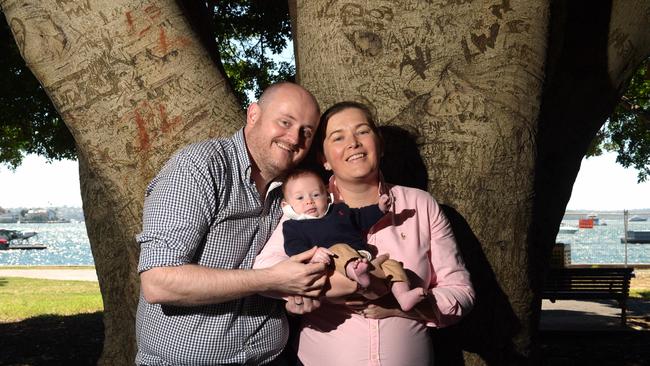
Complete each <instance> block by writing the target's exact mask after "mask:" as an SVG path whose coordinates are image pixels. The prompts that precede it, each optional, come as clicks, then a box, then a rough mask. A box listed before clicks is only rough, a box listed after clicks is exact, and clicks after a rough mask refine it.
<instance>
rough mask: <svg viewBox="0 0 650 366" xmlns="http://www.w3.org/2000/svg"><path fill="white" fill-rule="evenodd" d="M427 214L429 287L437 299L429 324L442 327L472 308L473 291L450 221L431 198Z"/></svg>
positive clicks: (455, 320)
mask: <svg viewBox="0 0 650 366" xmlns="http://www.w3.org/2000/svg"><path fill="white" fill-rule="evenodd" d="M429 213H430V227H431V252H430V253H431V254H430V257H431V267H432V274H431V283H430V285H429V286H430V293H431V294H432V295H433V297H434V298H435V300H436V309H435V312H436V313H437V315H438V319H437V321H436V322H431V323H429V324H428V325H430V326H437V327H445V326H449V325H452V324H455V323H457V322H458V321H460V319H461V318H462V317H464V316H465V315H467V313H469V311H471V310H472V308H473V307H474V299H475V293H474V288H473V286H472V282H471V280H470V274H469V272H468V271H467V269H466V268H465V262H464V260H463V258H462V256H461V254H460V251H459V250H458V245H457V244H456V239H455V238H454V234H453V231H452V229H451V225H450V223H449V220H447V218H446V217H445V215H444V213H443V212H442V210H441V209H440V206H439V205H438V204H437V203H436V202H435V201H434V200H431V203H430V207H429Z"/></svg>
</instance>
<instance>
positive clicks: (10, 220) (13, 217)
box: [0, 212, 19, 224]
mask: <svg viewBox="0 0 650 366" xmlns="http://www.w3.org/2000/svg"><path fill="white" fill-rule="evenodd" d="M18 218H19V217H18V214H17V213H13V212H5V213H3V214H0V223H1V224H15V223H17V222H18Z"/></svg>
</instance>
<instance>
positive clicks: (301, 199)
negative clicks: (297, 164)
mask: <svg viewBox="0 0 650 366" xmlns="http://www.w3.org/2000/svg"><path fill="white" fill-rule="evenodd" d="M285 184H286V187H285V190H284V200H285V201H286V202H287V203H288V204H290V205H291V208H293V210H294V211H295V212H296V213H297V214H306V215H309V216H314V217H319V216H321V215H323V214H324V213H325V212H326V211H327V191H326V190H325V185H324V184H323V182H322V181H321V180H320V179H319V178H316V177H314V176H313V175H303V176H300V177H297V178H294V179H291V180H290V181H289V182H287V183H285Z"/></svg>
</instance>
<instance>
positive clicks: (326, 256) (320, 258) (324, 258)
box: [310, 247, 334, 264]
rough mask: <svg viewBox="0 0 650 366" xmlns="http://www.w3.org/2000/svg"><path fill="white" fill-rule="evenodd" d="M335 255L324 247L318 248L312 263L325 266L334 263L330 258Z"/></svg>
mask: <svg viewBox="0 0 650 366" xmlns="http://www.w3.org/2000/svg"><path fill="white" fill-rule="evenodd" d="M333 255H334V253H332V251H331V250H329V249H327V248H323V247H318V249H316V253H315V254H314V256H313V257H311V261H310V262H311V263H325V264H330V263H331V262H332V259H331V258H330V256H333Z"/></svg>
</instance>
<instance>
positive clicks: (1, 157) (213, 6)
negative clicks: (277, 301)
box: [0, 0, 650, 182]
mask: <svg viewBox="0 0 650 366" xmlns="http://www.w3.org/2000/svg"><path fill="white" fill-rule="evenodd" d="M206 4H207V7H208V9H210V12H209V14H210V15H211V16H210V23H211V24H210V30H211V32H212V36H213V37H214V38H215V40H216V43H217V46H218V52H219V56H220V59H221V62H222V64H223V67H224V71H225V73H226V75H227V77H228V79H229V81H230V83H231V85H232V87H233V90H234V91H235V94H236V95H237V97H238V98H239V100H240V102H241V105H242V108H243V107H245V106H246V105H248V104H249V103H250V101H251V100H252V99H256V97H259V95H260V94H261V92H262V90H264V89H265V88H266V87H267V86H268V85H270V84H272V83H274V82H276V81H279V80H293V78H294V75H295V67H294V64H293V63H292V62H288V61H281V60H280V61H278V58H277V57H276V56H277V55H279V54H281V53H282V52H283V51H284V50H285V49H286V48H287V44H288V42H289V40H290V39H291V25H290V21H289V9H288V5H287V2H285V1H279V2H276V1H271V2H269V1H263V0H255V1H244V0H230V1H208V2H207V3H206ZM0 22H1V23H2V24H1V26H0V39H1V43H0V53H2V54H3V55H5V56H4V57H2V58H0V75H2V78H1V79H2V80H4V82H3V83H1V85H0V110H2V111H3V118H2V124H1V125H0V145H1V146H2V147H3V148H2V150H1V151H0V163H3V164H5V165H7V166H9V167H11V168H16V167H17V166H19V165H20V164H21V162H22V159H23V156H24V155H25V154H38V155H42V156H44V157H45V158H47V159H49V160H60V159H74V158H75V157H76V151H75V144H74V139H73V137H72V135H71V133H70V131H69V130H68V128H67V127H66V126H65V124H64V123H63V120H62V119H61V118H60V116H59V114H58V112H57V111H56V109H55V108H54V106H53V105H52V102H51V101H50V99H49V98H48V96H47V94H46V93H45V91H44V90H43V88H42V87H41V85H40V84H39V83H38V81H37V80H36V78H35V77H34V76H33V74H32V73H31V71H30V70H29V69H28V68H27V66H26V65H25V62H24V61H23V59H22V57H21V56H20V53H19V51H18V48H17V46H16V44H15V42H14V40H13V36H12V35H11V31H10V29H9V26H8V25H7V23H6V21H5V19H4V17H2V19H1V20H0ZM604 151H613V152H616V153H617V154H618V156H617V162H618V163H620V164H621V165H622V166H624V167H633V168H634V169H636V170H637V171H638V180H639V181H640V182H641V181H645V180H647V179H648V178H649V177H650V58H649V59H646V61H645V62H644V63H643V64H642V65H641V66H640V67H639V68H638V70H637V71H636V73H635V74H634V76H633V77H632V79H631V81H630V84H629V87H628V89H627V91H626V92H625V95H624V96H623V97H622V98H621V101H620V103H619V104H618V105H617V107H616V109H615V111H614V113H613V114H612V116H611V117H610V118H609V119H608V121H607V122H606V123H605V124H604V125H603V127H602V129H601V130H600V131H599V133H598V135H597V136H596V138H595V139H594V141H593V143H592V147H591V149H590V151H589V152H588V154H587V156H598V155H601V154H602V153H603V152H604Z"/></svg>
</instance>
